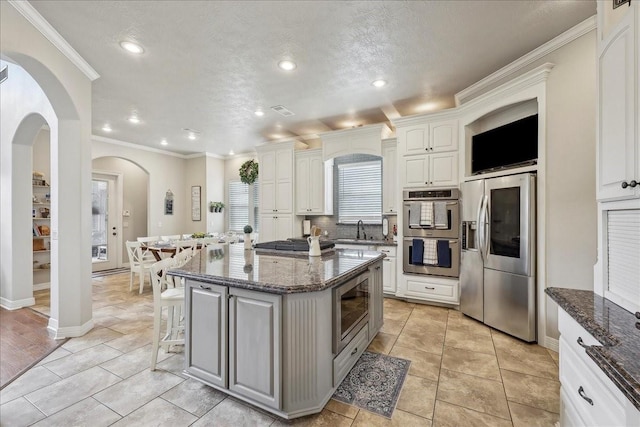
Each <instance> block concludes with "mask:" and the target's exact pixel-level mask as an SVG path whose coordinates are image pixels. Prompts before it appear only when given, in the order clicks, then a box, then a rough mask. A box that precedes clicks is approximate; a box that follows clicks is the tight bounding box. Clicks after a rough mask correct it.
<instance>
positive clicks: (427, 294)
mask: <svg viewBox="0 0 640 427" xmlns="http://www.w3.org/2000/svg"><path fill="white" fill-rule="evenodd" d="M402 280H403V281H404V286H403V288H404V292H403V295H401V296H404V297H408V298H414V299H419V300H423V301H434V302H442V303H447V304H458V303H459V302H460V292H459V288H460V286H459V282H458V280H456V279H446V278H443V277H434V276H424V277H420V276H414V275H411V276H409V275H403V276H402Z"/></svg>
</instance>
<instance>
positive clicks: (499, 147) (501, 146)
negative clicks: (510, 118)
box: [471, 114, 538, 175]
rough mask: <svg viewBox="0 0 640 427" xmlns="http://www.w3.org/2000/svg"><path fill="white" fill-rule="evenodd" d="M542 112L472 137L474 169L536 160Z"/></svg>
mask: <svg viewBox="0 0 640 427" xmlns="http://www.w3.org/2000/svg"><path fill="white" fill-rule="evenodd" d="M537 161H538V115H537V114H534V115H533V116H529V117H525V118H524V119H520V120H517V121H515V122H512V123H509V124H506V125H504V126H500V127H497V128H495V129H491V130H488V131H486V132H482V133H479V134H477V135H475V136H473V138H472V139H471V173H472V174H474V175H475V174H480V173H487V172H493V171H497V170H501V169H509V168H514V167H519V166H527V165H533V164H536V163H537Z"/></svg>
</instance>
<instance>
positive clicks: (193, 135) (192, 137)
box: [187, 132, 196, 141]
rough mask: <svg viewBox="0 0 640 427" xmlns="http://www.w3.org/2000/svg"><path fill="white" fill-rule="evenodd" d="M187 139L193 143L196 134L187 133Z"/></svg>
mask: <svg viewBox="0 0 640 427" xmlns="http://www.w3.org/2000/svg"><path fill="white" fill-rule="evenodd" d="M187 138H189V139H190V140H192V141H194V140H195V139H196V134H195V133H193V132H191V133H189V136H188V137H187Z"/></svg>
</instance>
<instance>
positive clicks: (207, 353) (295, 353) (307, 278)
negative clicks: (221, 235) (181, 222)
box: [170, 245, 384, 419]
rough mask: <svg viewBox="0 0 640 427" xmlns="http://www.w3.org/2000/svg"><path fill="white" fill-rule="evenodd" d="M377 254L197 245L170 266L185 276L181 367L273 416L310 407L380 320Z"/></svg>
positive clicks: (325, 395) (318, 406) (324, 397)
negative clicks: (318, 254)
mask: <svg viewBox="0 0 640 427" xmlns="http://www.w3.org/2000/svg"><path fill="white" fill-rule="evenodd" d="M383 258H384V254H381V253H379V252H373V251H361V250H343V249H338V250H335V251H333V252H329V253H327V254H325V255H323V256H322V257H308V256H306V254H304V255H303V256H299V255H298V256H295V255H293V254H291V253H282V254H280V253H273V252H272V253H260V252H256V251H254V250H244V249H243V247H242V246H241V245H227V246H208V247H205V248H203V249H202V250H200V251H199V253H198V254H196V255H195V256H194V258H193V259H192V260H191V261H190V262H189V263H187V264H186V265H184V266H182V267H180V268H178V269H173V270H171V271H170V274H172V275H175V276H179V277H183V278H186V279H187V280H186V289H185V309H186V313H185V319H186V321H185V374H187V375H188V376H190V377H192V378H195V379H198V380H200V381H202V382H204V383H205V384H208V385H210V386H212V387H214V388H216V389H218V390H222V391H224V392H225V393H227V394H230V395H232V396H235V397H237V398H239V399H241V400H244V401H246V402H248V403H251V404H253V405H255V406H258V407H260V408H263V409H265V410H267V411H269V412H272V413H274V414H276V415H278V416H280V417H283V418H289V419H291V418H296V417H301V416H303V415H308V414H313V413H317V412H320V411H321V410H322V408H323V407H324V406H325V404H326V403H327V401H328V400H329V399H330V398H331V395H332V394H333V392H334V391H335V389H336V388H337V386H338V385H339V384H340V382H342V380H343V379H344V377H345V376H346V375H347V373H348V372H349V370H350V369H351V368H352V367H353V365H354V364H355V363H356V361H357V360H358V358H359V357H360V355H361V354H362V352H363V351H364V350H365V349H366V348H367V346H368V345H369V343H370V342H371V341H372V340H373V338H374V337H375V335H376V334H377V333H378V331H379V330H380V328H381V327H382V324H383V313H382V310H383V300H382V276H381V275H382V270H381V265H382V259H383ZM356 285H357V286H356ZM347 289H351V290H350V291H349V292H346V290H347ZM363 301H366V309H364V310H363V303H362V302H363ZM336 310H337V314H336ZM340 313H342V314H340ZM362 313H364V314H362Z"/></svg>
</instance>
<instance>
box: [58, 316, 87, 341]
mask: <svg viewBox="0 0 640 427" xmlns="http://www.w3.org/2000/svg"><path fill="white" fill-rule="evenodd" d="M91 329H93V319H90V320H89V321H88V322H86V323H85V324H84V325H80V326H67V327H64V328H60V327H58V320H57V319H53V318H49V325H48V326H47V330H48V331H49V336H51V337H52V338H53V339H56V340H60V339H64V338H73V337H81V336H82V335H84V334H86V333H87V332H89V331H90V330H91Z"/></svg>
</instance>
